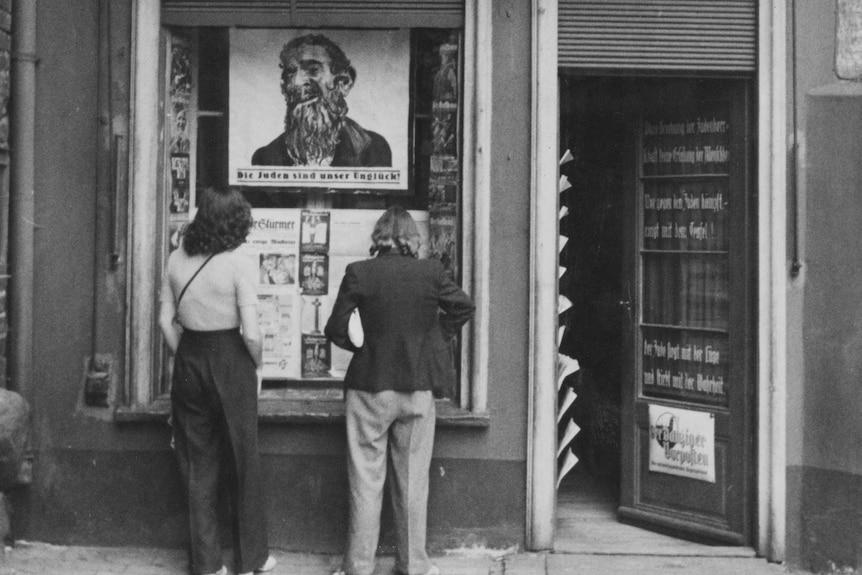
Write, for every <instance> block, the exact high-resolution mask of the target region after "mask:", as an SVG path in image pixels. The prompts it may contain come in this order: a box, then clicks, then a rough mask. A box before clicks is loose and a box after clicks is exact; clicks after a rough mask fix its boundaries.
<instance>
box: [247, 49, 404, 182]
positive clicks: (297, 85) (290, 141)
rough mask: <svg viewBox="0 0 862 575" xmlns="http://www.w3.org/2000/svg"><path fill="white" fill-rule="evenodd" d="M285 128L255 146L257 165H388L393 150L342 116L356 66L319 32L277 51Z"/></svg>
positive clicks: (253, 163)
mask: <svg viewBox="0 0 862 575" xmlns="http://www.w3.org/2000/svg"><path fill="white" fill-rule="evenodd" d="M280 58H281V68H282V74H281V91H282V94H284V99H285V103H286V104H287V112H286V114H285V118H284V127H285V130H284V132H283V133H282V134H281V135H279V136H278V137H277V138H275V139H274V140H273V141H272V142H270V143H269V144H267V145H266V146H263V147H261V148H258V149H257V150H256V151H255V152H254V154H253V155H252V158H251V163H252V165H258V166H332V167H390V166H391V165H392V151H391V150H390V148H389V144H388V143H387V142H386V139H385V138H383V136H381V135H380V134H377V133H375V132H372V131H370V130H366V129H364V128H363V127H362V126H360V125H359V124H357V123H356V122H355V121H353V120H352V119H350V118H348V117H347V109H348V108H347V99H346V98H347V94H348V93H349V92H350V90H351V88H353V84H354V83H355V82H356V70H355V69H354V68H353V66H351V65H350V60H348V59H347V56H346V55H345V54H344V52H343V51H342V50H341V48H340V47H339V46H338V44H336V43H335V42H333V41H332V40H330V39H329V38H327V37H326V36H324V35H323V34H307V35H305V36H300V37H298V38H294V39H293V40H291V41H290V42H288V43H287V44H285V45H284V48H283V49H282V51H281V55H280Z"/></svg>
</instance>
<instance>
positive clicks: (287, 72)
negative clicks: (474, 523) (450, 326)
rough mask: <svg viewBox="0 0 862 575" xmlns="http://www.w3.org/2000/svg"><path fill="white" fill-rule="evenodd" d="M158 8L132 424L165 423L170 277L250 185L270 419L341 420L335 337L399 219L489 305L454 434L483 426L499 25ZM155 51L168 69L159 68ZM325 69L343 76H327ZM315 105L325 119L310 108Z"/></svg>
mask: <svg viewBox="0 0 862 575" xmlns="http://www.w3.org/2000/svg"><path fill="white" fill-rule="evenodd" d="M477 6H478V4H477ZM153 8H154V6H152V5H150V4H144V5H141V6H140V7H139V9H138V10H139V13H138V14H137V18H138V20H137V22H138V29H137V30H136V31H135V35H136V37H137V40H138V47H137V54H136V62H137V70H136V76H135V78H134V81H135V83H136V85H138V86H143V85H149V84H158V85H159V86H160V87H159V93H160V95H159V96H158V98H156V99H154V98H153V97H152V94H151V93H150V92H149V91H148V90H140V89H138V90H136V91H135V94H134V98H135V110H136V113H135V126H136V129H137V130H138V132H137V133H136V135H135V137H134V138H133V141H132V144H133V146H132V148H133V149H132V150H131V151H130V154H131V156H132V157H131V166H132V170H133V178H132V189H131V196H130V197H131V203H132V206H131V217H132V219H133V227H132V232H131V238H130V260H131V261H130V264H131V268H132V273H131V278H132V280H131V281H132V284H131V285H132V296H131V306H130V327H129V330H130V331H129V348H130V355H129V368H128V374H129V375H128V377H129V384H128V392H127V397H128V402H127V403H128V405H126V406H121V408H120V409H119V410H118V414H119V415H118V417H119V418H121V419H122V418H125V417H128V418H132V419H134V418H136V417H137V415H136V414H139V413H142V412H146V413H148V414H154V413H155V414H157V412H159V409H162V410H163V409H164V408H163V407H162V408H159V405H162V406H164V405H165V404H166V402H167V394H168V391H169V382H170V374H169V369H170V364H171V362H170V357H169V354H168V353H167V350H166V348H165V346H164V345H163V343H162V342H161V339H160V335H159V333H158V330H157V329H156V327H155V316H156V311H157V310H156V309H155V306H154V301H155V298H154V297H153V295H154V293H155V288H156V286H157V285H158V280H159V278H158V275H159V273H160V270H161V269H163V267H164V262H165V260H166V257H167V255H168V254H169V253H170V250H172V249H175V248H176V246H177V245H178V244H177V241H178V237H179V234H180V232H181V229H182V226H183V225H185V224H186V223H188V221H190V218H191V217H193V214H194V211H195V209H196V201H197V198H198V197H199V195H200V193H201V191H202V190H203V189H205V188H206V187H208V186H217V187H226V186H237V187H239V188H240V189H241V190H243V193H244V194H245V195H246V197H247V198H248V199H249V201H250V202H251V204H252V207H253V217H254V220H255V224H254V228H253V231H252V233H251V234H250V236H249V241H248V242H247V244H246V245H245V246H243V247H242V248H241V249H242V250H243V251H244V252H245V253H246V254H247V256H248V257H247V263H248V266H249V267H248V270H249V271H248V273H249V274H251V275H252V276H253V277H254V278H255V280H256V281H257V283H258V292H259V296H260V302H259V303H260V305H259V310H260V317H261V326H262V328H263V332H264V347H265V352H264V362H265V366H264V371H265V381H264V391H263V393H262V396H261V397H262V399H263V400H264V404H263V405H264V406H265V407H264V408H262V413H264V414H266V413H270V414H271V415H272V417H273V418H274V419H278V418H279V417H280V416H279V413H282V412H290V414H292V415H290V414H288V416H286V417H287V419H288V420H294V419H303V417H302V416H303V413H302V410H303V409H304V408H303V407H302V405H304V406H306V407H307V408H308V409H307V411H309V415H308V417H312V418H313V419H314V418H318V417H323V418H326V417H327V414H329V413H330V412H332V413H336V412H337V411H338V406H339V405H340V401H332V402H331V404H327V405H324V406H323V407H322V408H321V409H320V410H318V409H317V408H318V407H320V406H321V405H322V404H321V403H319V402H320V401H323V402H327V401H329V400H340V398H341V393H342V391H341V381H342V379H343V374H344V371H345V369H346V366H347V363H348V362H349V358H350V356H349V354H347V353H346V352H344V351H343V350H340V349H337V348H334V347H333V346H331V345H330V344H329V343H328V342H327V341H326V339H325V337H323V334H322V330H323V326H324V325H325V322H326V320H327V318H328V315H329V309H330V307H331V305H332V303H333V301H334V299H335V295H336V294H337V291H338V287H339V285H340V282H341V278H342V277H343V274H344V269H345V267H346V266H347V264H348V263H350V262H351V261H355V260H359V259H363V258H366V257H368V253H369V252H368V249H369V247H370V233H371V230H372V228H373V225H374V222H375V221H376V220H377V218H378V217H379V215H380V214H381V213H382V212H383V210H385V209H386V208H387V207H389V206H392V205H400V206H402V207H405V208H407V209H408V210H410V211H411V213H412V214H413V215H414V218H415V219H416V220H417V222H418V223H419V225H420V231H421V233H422V235H423V249H422V252H423V253H422V256H423V257H431V258H437V259H439V260H440V261H441V262H442V263H443V264H444V266H445V267H446V268H447V270H448V271H449V272H450V273H451V274H452V275H453V277H455V278H456V280H457V281H460V282H461V283H462V285H464V286H465V288H466V289H467V291H468V293H470V294H471V295H472V296H473V297H474V299H475V300H476V302H477V318H476V321H475V322H473V324H474V325H473V326H470V327H468V328H467V329H465V330H464V333H463V338H462V341H460V342H459V345H458V346H457V349H454V350H453V353H454V355H455V358H456V364H457V365H458V366H459V368H460V371H461V384H460V386H459V387H458V388H457V389H453V390H449V392H448V394H447V397H446V399H445V400H444V403H445V404H446V405H448V406H451V409H453V410H455V411H454V412H452V413H453V414H454V415H453V416H452V417H451V419H452V420H453V421H455V422H456V424H465V425H473V424H474V423H475V422H478V424H480V425H483V424H485V422H486V421H487V419H486V415H485V405H486V392H485V390H486V389H487V384H486V378H487V366H486V365H485V364H486V362H484V361H482V358H484V357H487V336H485V335H483V334H484V333H485V331H484V330H483V329H482V327H481V326H483V325H484V324H485V323H486V322H487V305H486V302H487V298H486V297H485V295H484V294H485V293H487V285H486V283H487V277H488V274H487V267H486V266H487V258H486V257H482V256H483V254H487V249H488V245H487V244H488V236H489V233H488V229H489V222H488V221H487V213H488V210H487V206H488V203H489V197H490V193H489V189H488V186H489V178H488V165H489V164H488V158H487V157H486V156H485V155H484V154H483V152H482V150H483V149H488V140H489V138H490V123H489V121H488V112H487V110H488V106H487V103H488V101H489V98H490V90H489V87H490V82H489V80H488V75H485V76H483V75H480V74H478V73H477V69H478V68H483V67H487V66H488V65H489V64H488V63H489V60H487V59H486V57H484V56H482V55H481V54H483V53H487V50H484V52H483V51H482V50H481V49H480V47H481V46H484V45H485V44H487V43H488V42H490V35H488V34H487V31H486V32H485V33H483V34H481V35H480V34H479V33H478V32H479V28H480V25H481V27H482V28H487V27H489V26H490V18H489V14H487V13H486V12H487V11H486V10H485V9H484V8H483V9H482V10H479V9H478V8H473V9H472V10H471V9H469V8H468V10H467V15H466V17H465V18H464V20H463V21H462V22H461V23H460V24H456V26H459V27H451V26H450V27H436V28H418V27H413V25H412V24H410V25H407V26H405V27H393V28H387V29H375V28H365V29H351V28H343V27H338V26H337V25H336V24H333V25H332V26H331V27H328V28H327V27H317V26H320V23H315V27H314V28H299V27H291V26H285V27H268V28H262V27H259V26H261V24H255V25H253V26H249V27H241V26H236V25H233V26H231V25H228V24H226V23H225V24H223V23H222V22H218V23H217V24H218V25H187V24H189V23H191V24H193V22H189V21H187V20H184V21H183V22H181V23H178V22H175V21H170V19H169V22H167V23H165V22H162V21H160V18H159V16H157V15H156V14H155V12H154V10H153ZM161 17H162V18H164V14H163V15H162V16H161ZM205 23H206V24H212V22H205ZM178 24H181V25H178ZM154 25H155V27H156V28H157V29H158V30H160V31H161V33H160V35H158V36H156V35H153V26H154ZM293 39H301V40H297V41H296V42H294V43H293V44H290V41H291V40H293ZM309 46H310V47H309ZM333 46H335V47H334V48H333ZM285 47H287V50H285ZM300 47H301V48H302V50H309V51H310V52H311V55H310V57H309V56H308V55H307V54H305V53H304V52H302V53H300ZM485 48H489V47H488V46H485ZM155 49H158V51H159V52H160V53H161V55H162V58H161V59H160V62H161V63H160V64H158V67H156V65H153V64H152V61H151V60H150V59H148V58H146V57H144V56H145V55H149V54H152V53H153V52H154V51H155ZM283 51H285V55H284V59H283V61H282V57H281V53H282V52H283ZM300 55H305V56H306V57H303V58H300V57H299V56H300ZM315 58H317V59H318V60H320V59H323V60H328V61H330V62H332V65H331V66H329V67H328V70H322V69H312V68H315V65H313V62H315V61H317V60H315ZM298 59H299V60H302V61H303V63H302V65H301V66H300V65H299V64H298V63H297V60H298ZM348 61H349V62H348ZM318 67H319V68H322V66H318ZM312 74H318V75H319V76H318V80H319V79H320V78H321V77H322V76H320V75H325V74H330V76H328V77H327V78H326V79H327V81H328V83H325V84H324V83H323V82H320V81H318V82H317V83H316V84H315V82H311V83H309V84H307V85H306V87H305V88H302V89H301V90H297V91H295V92H294V91H291V90H283V89H282V85H288V86H292V85H293V84H292V83H291V82H290V80H291V79H292V78H293V76H297V77H298V76H301V75H312ZM297 84H299V83H297ZM309 85H313V86H312V87H308V86H309ZM320 85H325V86H326V87H327V88H332V90H331V91H330V92H329V94H328V95H327V94H325V92H326V91H325V90H324V89H320V88H319V86H320ZM303 90H304V91H303ZM324 96H326V99H325V98H324ZM309 101H311V102H313V103H314V102H316V103H318V105H311V106H296V105H295V102H301V103H303V104H306V103H308V102H309ZM344 104H346V115H344V114H341V113H339V111H340V110H343V109H344ZM289 108H290V111H289ZM300 108H308V109H311V111H310V112H306V111H300ZM465 118H469V119H470V120H469V121H466V120H465ZM153 119H154V121H153ZM339 122H340V123H341V124H340V127H338V128H331V130H330V131H329V132H327V129H329V128H330V127H331V126H333V125H338V123H339ZM153 148H157V149H158V150H159V153H158V154H157V155H156V157H151V154H152V151H153ZM153 172H155V173H157V174H160V175H159V176H158V178H157V179H156V180H157V181H155V182H154V183H155V185H149V182H150V181H151V179H152V176H151V175H150V174H152V173H153ZM152 188H156V191H155V192H154V191H153V190H152ZM153 237H155V238H156V242H153V241H152V238H153ZM477 262H479V263H480V265H476V263H477ZM148 357H149V360H148ZM269 400H271V401H269ZM280 402H281V403H280ZM285 402H286V403H285ZM309 402H311V403H309ZM312 404H313V407H308V406H312ZM279 405H281V406H283V409H282V407H279ZM297 406H300V407H297ZM445 409H446V408H445V406H444V411H445ZM291 410H292V411H291ZM310 411H314V412H315V413H314V414H310ZM456 412H457V413H456ZM459 413H460V415H459ZM321 414H322V415H321ZM336 414H337V413H336ZM306 419H307V417H306Z"/></svg>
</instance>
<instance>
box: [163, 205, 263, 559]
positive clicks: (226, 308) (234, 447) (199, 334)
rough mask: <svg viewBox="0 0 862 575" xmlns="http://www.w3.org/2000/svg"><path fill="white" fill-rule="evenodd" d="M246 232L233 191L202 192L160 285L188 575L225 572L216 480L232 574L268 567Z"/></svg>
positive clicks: (244, 210) (247, 219)
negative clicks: (223, 491) (222, 494)
mask: <svg viewBox="0 0 862 575" xmlns="http://www.w3.org/2000/svg"><path fill="white" fill-rule="evenodd" d="M251 225H252V219H251V208H250V206H249V204H248V202H247V201H246V200H245V198H243V196H242V194H241V193H240V192H239V191H237V190H229V191H217V190H214V189H207V190H206V191H204V193H203V195H202V197H201V202H200V206H199V208H198V211H197V213H196V214H195V217H194V220H193V221H192V222H191V223H190V224H189V225H188V227H187V229H186V231H185V233H184V235H183V238H182V240H181V243H180V246H179V248H178V249H176V250H174V251H173V252H172V253H171V255H170V257H169V258H168V264H167V269H166V271H165V274H164V279H163V282H162V291H161V297H160V300H161V309H160V313H159V325H160V327H161V329H162V333H163V334H164V336H165V341H166V342H167V344H168V346H169V347H170V348H171V351H172V352H174V369H173V377H172V379H171V407H172V411H171V418H172V425H173V433H174V445H175V450H176V455H177V460H178V462H179V467H180V474H181V476H182V480H183V486H184V488H185V492H186V495H187V497H188V503H189V543H190V550H189V551H190V553H189V555H190V570H191V573H192V574H193V575H202V574H217V575H226V573H227V568H226V567H225V566H224V565H223V564H222V556H221V545H220V537H219V533H218V512H217V511H218V492H219V487H220V486H219V481H220V477H226V478H228V479H227V481H228V485H227V488H228V489H227V491H228V493H229V494H230V498H231V505H230V509H231V514H232V517H231V523H232V528H233V536H234V537H233V542H234V545H233V548H234V562H235V571H234V572H235V573H252V572H260V571H269V570H271V569H272V568H273V567H274V566H275V559H274V558H273V557H272V556H271V555H270V554H269V545H268V543H267V534H266V529H267V525H266V514H265V508H264V502H263V493H262V491H261V485H260V477H259V465H258V452H257V395H258V377H257V374H256V369H257V368H258V367H259V366H260V364H261V354H262V346H261V336H260V328H259V327H258V323H257V293H256V291H255V287H254V284H253V282H252V281H251V279H250V278H249V277H248V276H247V275H246V274H243V273H242V269H243V266H242V265H241V262H242V259H241V258H242V256H241V255H240V254H239V253H237V252H236V251H235V250H236V248H237V247H238V246H240V245H241V244H242V243H243V242H245V238H246V236H247V235H248V233H249V230H250V229H251ZM222 471H226V473H222Z"/></svg>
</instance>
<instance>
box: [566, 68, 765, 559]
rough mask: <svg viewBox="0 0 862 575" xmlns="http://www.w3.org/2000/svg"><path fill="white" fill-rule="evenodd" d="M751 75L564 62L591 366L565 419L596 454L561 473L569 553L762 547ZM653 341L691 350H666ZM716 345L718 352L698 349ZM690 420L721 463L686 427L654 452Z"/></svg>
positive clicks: (578, 329) (578, 270)
mask: <svg viewBox="0 0 862 575" xmlns="http://www.w3.org/2000/svg"><path fill="white" fill-rule="evenodd" d="M747 89H748V88H747V85H746V83H745V82H744V81H738V80H727V81H722V80H696V79H670V78H667V79H658V78H625V77H600V76H565V75H564V76H562V77H561V78H560V138H561V140H560V142H561V150H560V151H561V155H562V154H563V153H566V152H568V154H570V156H571V160H570V161H568V162H565V163H564V164H562V165H561V166H560V170H561V175H563V176H565V178H566V179H567V180H568V182H569V184H570V185H571V187H569V188H568V189H566V190H564V191H562V193H561V195H560V204H561V206H562V207H563V208H564V210H565V215H564V216H563V217H562V218H561V220H560V233H561V234H562V235H564V236H566V237H567V238H568V241H567V242H566V245H565V247H564V248H563V249H562V251H561V252H560V266H561V267H562V268H565V273H563V275H562V276H561V277H560V294H561V295H562V296H565V297H566V298H567V299H568V300H569V301H570V302H571V307H570V308H569V309H568V310H566V311H565V312H564V313H563V314H562V315H561V317H560V325H561V327H564V328H565V329H564V332H563V336H562V339H561V341H560V348H559V351H560V353H561V354H565V355H568V356H570V357H573V358H575V359H577V360H578V363H579V365H580V369H579V370H578V371H577V372H576V373H574V374H572V375H571V376H569V377H568V378H567V379H566V380H565V381H564V383H563V386H564V387H570V388H571V389H572V390H573V391H574V392H575V394H576V395H577V399H576V400H575V401H574V403H572V404H571V407H569V409H568V410H567V412H566V413H565V414H564V416H563V417H562V418H561V421H560V423H559V426H560V429H559V432H560V433H559V435H560V436H562V435H563V433H564V430H565V428H566V426H567V424H568V422H569V420H573V421H574V422H575V423H576V425H577V426H578V427H579V428H580V431H579V433H578V434H577V435H576V436H575V437H574V439H573V440H572V441H571V444H570V447H571V451H572V452H573V453H574V454H575V456H576V457H577V458H578V460H579V461H578V463H577V465H575V467H574V468H573V469H572V470H571V471H570V472H569V473H568V474H567V475H566V476H565V477H564V478H563V479H562V480H561V482H560V485H559V489H558V495H557V536H556V542H555V549H556V550H557V551H561V552H584V553H604V552H607V553H638V554H644V553H647V554H671V555H685V554H706V555H713V554H718V555H741V556H750V555H751V554H752V553H753V551H752V550H751V549H750V548H749V547H747V546H748V545H750V537H751V535H750V525H751V516H752V513H751V511H750V506H751V503H750V501H751V499H750V492H751V489H752V487H751V486H752V480H753V477H752V469H751V465H750V461H751V457H752V454H751V449H752V445H753V444H754V443H753V441H752V440H751V430H752V428H753V426H752V421H751V419H752V415H751V409H752V406H753V405H755V403H754V398H753V391H752V390H753V385H752V380H753V377H752V376H751V354H750V353H749V352H748V350H747V347H746V346H747V345H748V344H747V343H746V342H747V341H749V339H748V338H749V337H750V334H751V323H752V322H751V318H750V316H749V312H748V310H750V305H751V301H752V299H753V298H752V293H751V291H752V290H751V287H750V286H751V283H752V282H751V275H750V273H749V271H748V270H749V269H750V267H751V266H748V265H747V263H748V261H749V259H748V258H749V256H750V253H751V245H750V244H749V243H748V242H747V240H748V239H749V238H750V237H751V232H752V230H751V229H750V228H751V223H750V220H749V219H748V217H747V214H748V213H749V211H750V210H749V205H750V197H751V196H752V195H753V194H751V193H750V186H749V174H748V165H749V163H750V151H749V149H748V148H749V144H748V142H749V140H750V138H749V133H750V128H749V124H750V119H749V118H748V114H747V109H748V108H747V106H748V102H747V93H748V92H747ZM698 122H700V123H698ZM721 122H724V124H721ZM654 125H662V126H664V127H662V128H660V129H659V130H658V131H657V132H655V133H653V130H652V127H654ZM686 125H689V126H690V127H689V129H688V131H686V128H685V126H686ZM647 126H650V128H649V129H646V127H647ZM680 126H681V128H680ZM678 128H679V129H678ZM698 128H700V132H698ZM731 128H732V129H731ZM665 132H666V133H665ZM665 136H666V137H665ZM650 138H652V139H650ZM704 150H705V153H704V154H700V155H698V153H699V152H702V151H704ZM689 152H691V153H692V155H691V156H689ZM648 153H652V154H656V155H655V156H654V157H653V156H650V155H648ZM662 158H666V160H662ZM706 159H709V161H708V162H707V161H706ZM653 168H655V169H653ZM656 197H659V198H661V199H660V200H659V201H658V202H657V203H652V201H651V200H650V198H652V199H653V200H654V199H655V198H656ZM695 197H696V199H697V200H698V203H695V202H694V199H695ZM645 198H646V199H645ZM686 201H688V202H689V203H688V204H685V202H686ZM686 205H687V208H686ZM656 206H658V208H656ZM662 206H664V207H665V208H666V210H665V211H664V212H662V211H661V207H662ZM708 210H709V211H708ZM653 219H655V220H656V222H655V223H658V222H659V221H660V222H661V225H657V226H656V229H657V230H659V231H658V236H657V237H653V236H652V233H653V228H652V224H653V223H654V222H653V221H652V220H653ZM682 228H685V230H682ZM664 230H667V232H665V231H664ZM688 231H691V232H692V233H695V234H699V235H698V236H697V237H696V238H695V237H689V236H688V235H686V234H687V232H688ZM680 237H682V238H683V239H680ZM645 238H646V239H645ZM653 240H655V241H653ZM665 240H667V241H665ZM683 240H684V241H683ZM659 241H660V242H661V243H659ZM730 261H734V262H736V263H737V264H738V265H734V266H731V265H729V262H730ZM694 277H698V278H700V280H699V281H700V283H699V284H697V285H694V283H692V281H693V279H692V278H694ZM689 284H691V285H689ZM656 302H658V303H656ZM660 304H661V305H663V307H656V305H660ZM666 310H674V311H673V312H670V311H666ZM704 310H705V311H704ZM698 314H700V315H698ZM648 341H649V342H650V343H653V342H655V343H656V345H662V346H665V347H666V348H668V349H671V348H672V349H676V350H682V353H681V355H677V356H675V357H673V356H671V357H670V358H668V356H664V357H662V358H661V360H658V359H656V358H655V354H654V348H652V347H649V346H648V345H647V342H648ZM645 350H648V351H649V353H647V351H645ZM704 350H709V351H707V353H709V352H710V351H711V352H712V353H715V354H716V355H714V356H713V357H712V359H713V360H714V361H709V362H704V361H703V359H702V358H701V359H699V360H697V361H695V358H697V357H699V356H698V355H697V354H698V353H700V352H703V351H704ZM715 350H720V354H718V352H715ZM656 374H658V375H661V376H662V385H657V379H656ZM665 375H667V382H666V383H667V386H665V385H664V383H665V382H664V381H663V380H664V377H665ZM671 377H673V380H671ZM686 378H688V380H690V381H691V382H692V383H691V385H688V384H687V383H686V382H687V381H688V380H687V379H686ZM654 413H655V414H658V413H660V417H661V418H664V419H668V417H670V419H669V420H668V421H670V427H669V428H667V427H665V428H663V427H662V426H661V425H660V424H659V423H658V422H657V421H653V420H652V419H650V418H651V417H655V418H656V419H657V418H658V417H659V416H657V415H654ZM668 414H670V416H668ZM674 418H675V419H674ZM681 418H682V419H681ZM664 419H662V421H664ZM681 420H685V422H686V423H688V422H696V423H691V427H690V428H689V427H686V430H689V429H694V430H695V433H693V435H695V436H697V437H698V439H697V440H696V441H697V442H699V443H698V446H697V449H700V447H704V446H707V445H708V453H707V452H706V451H704V453H703V454H701V453H699V452H698V454H696V456H695V455H692V457H693V458H695V459H698V460H699V461H706V462H707V463H706V464H705V465H704V466H703V467H704V470H700V469H698V470H693V467H692V465H690V464H688V463H685V464H677V463H678V462H679V457H678V456H676V455H674V451H673V450H672V449H671V448H673V447H674V443H675V442H668V441H664V443H662V445H663V446H665V447H668V449H667V450H666V452H665V453H666V454H667V455H669V456H670V457H677V459H676V460H675V461H671V465H668V464H667V463H664V464H663V463H660V462H659V463H657V462H655V461H653V459H654V458H656V457H660V456H661V455H662V452H661V450H658V451H655V446H654V445H652V443H656V444H657V445H658V444H659V443H660V442H661V441H662V438H661V437H656V433H657V432H656V430H658V433H659V434H660V433H661V432H662V429H664V430H665V433H666V436H665V438H666V437H672V438H673V439H676V438H677V436H676V435H674V433H677V432H678V431H680V430H679V425H680V423H679V422H680V421H681ZM704 422H705V423H704ZM673 425H676V426H677V429H676V430H674V429H673ZM698 426H701V427H703V429H701V427H698ZM707 427H708V429H706V428H707ZM667 432H670V433H671V435H667ZM651 433H652V434H653V436H652V438H651V437H650V434H651ZM705 449H706V448H705ZM678 450H679V448H678V447H677V449H676V451H678ZM656 453H658V455H656ZM692 453H693V452H692ZM660 465H665V466H666V468H665V469H662V468H661V467H660ZM674 465H676V467H675V468H674ZM698 474H700V475H698Z"/></svg>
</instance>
